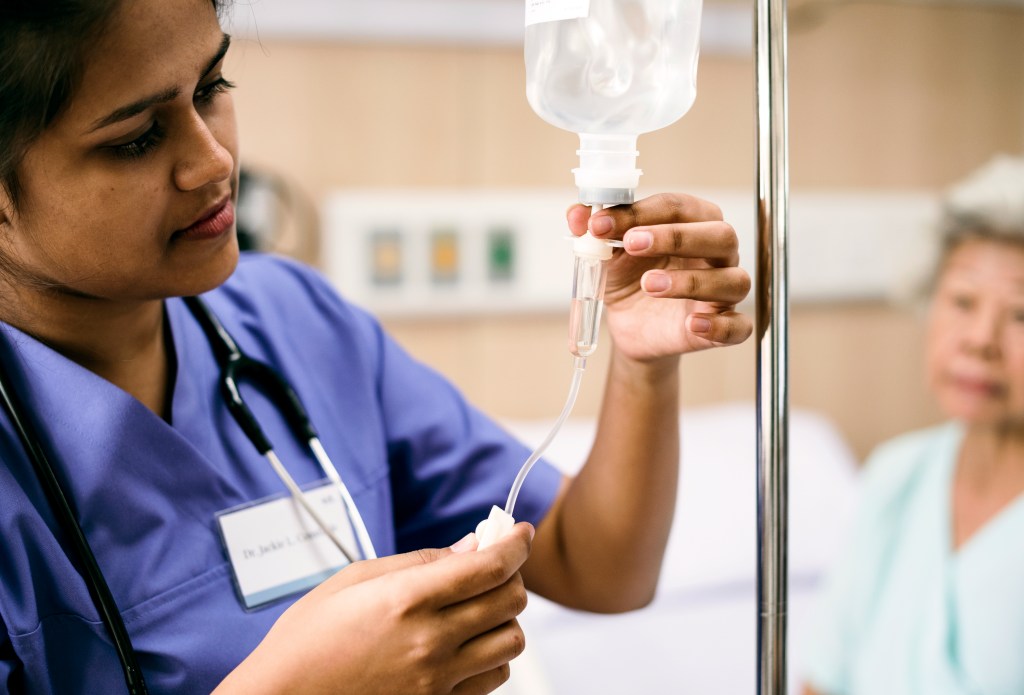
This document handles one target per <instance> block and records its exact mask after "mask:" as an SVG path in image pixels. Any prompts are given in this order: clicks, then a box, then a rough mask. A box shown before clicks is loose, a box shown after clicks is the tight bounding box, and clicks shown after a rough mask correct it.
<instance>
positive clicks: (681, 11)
mask: <svg viewBox="0 0 1024 695" xmlns="http://www.w3.org/2000/svg"><path fill="white" fill-rule="evenodd" d="M529 1H530V0H528V2H529ZM557 3H558V0H553V4H557ZM569 4H577V5H578V4H579V3H578V2H577V3H569ZM528 12H529V8H528ZM574 14H578V13H574ZM700 14H701V3H700V0H590V2H589V12H588V13H587V15H586V16H584V17H576V18H572V19H563V20H558V21H541V22H537V23H534V24H530V25H528V26H527V27H526V38H525V58H526V96H527V99H528V100H529V102H530V106H531V107H533V110H534V111H535V112H536V113H537V115H538V116H540V117H541V118H543V119H544V120H545V121H547V122H548V123H551V124H552V125H554V126H557V127H559V128H562V129H564V130H569V131H572V132H574V133H592V134H621V135H638V134H640V133H647V132H650V131H652V130H658V129H659V128H664V127H665V126H668V125H671V124H672V123H674V122H675V121H676V120H678V119H679V118H680V117H682V116H683V114H685V113H686V112H687V111H688V110H689V109H690V107H691V106H692V105H693V101H694V98H695V97H696V95H697V55H698V50H699V45H700ZM528 21H529V15H528Z"/></svg>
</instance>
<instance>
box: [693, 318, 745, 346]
mask: <svg viewBox="0 0 1024 695" xmlns="http://www.w3.org/2000/svg"><path fill="white" fill-rule="evenodd" d="M686 328H687V330H688V331H690V332H691V333H693V334H694V335H696V336H700V337H701V338H704V339H705V340H709V341H711V342H712V343H715V344H716V345H739V344H740V343H742V342H743V341H744V340H746V339H747V338H749V337H750V334H751V333H753V332H754V324H753V322H751V320H750V317H749V316H747V315H745V314H741V313H739V312H736V311H724V312H722V313H720V314H690V315H689V316H688V317H687V319H686Z"/></svg>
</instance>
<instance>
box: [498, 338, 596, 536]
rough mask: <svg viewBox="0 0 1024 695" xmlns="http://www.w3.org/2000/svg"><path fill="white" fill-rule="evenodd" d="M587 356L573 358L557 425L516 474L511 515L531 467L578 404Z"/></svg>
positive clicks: (510, 498)
mask: <svg viewBox="0 0 1024 695" xmlns="http://www.w3.org/2000/svg"><path fill="white" fill-rule="evenodd" d="M586 366H587V358H586V357H576V358H574V359H573V364H572V384H571V385H570V386H569V397H568V398H567V399H566V400H565V406H563V407H562V412H561V414H560V415H559V416H558V420H556V421H555V426H554V427H552V428H551V431H550V432H548V436H547V437H545V438H544V441H543V442H541V443H540V446H538V447H537V448H536V449H534V451H533V453H532V454H530V458H528V459H526V463H524V464H523V467H522V468H520V469H519V474H518V475H516V479H515V482H513V483H512V490H511V491H509V493H508V501H507V502H506V503H505V513H506V514H508V515H509V516H515V515H514V514H512V510H513V509H515V506H516V498H517V497H519V490H520V488H522V487H523V481H524V480H526V476H527V474H528V473H529V472H530V469H531V468H533V464H535V463H537V461H538V460H539V459H540V457H541V455H543V453H544V450H545V449H547V448H548V445H549V444H551V442H552V441H554V439H555V435H557V434H558V431H559V430H560V429H562V425H563V424H565V420H566V418H568V417H569V413H571V412H572V407H573V406H574V405H576V396H578V395H579V393H580V382H581V381H582V380H583V370H584V369H586Z"/></svg>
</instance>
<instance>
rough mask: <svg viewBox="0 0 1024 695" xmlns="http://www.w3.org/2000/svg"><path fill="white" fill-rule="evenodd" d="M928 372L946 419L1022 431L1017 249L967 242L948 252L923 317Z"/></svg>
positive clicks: (1022, 260)
mask: <svg viewBox="0 0 1024 695" xmlns="http://www.w3.org/2000/svg"><path fill="white" fill-rule="evenodd" d="M927 373H928V382H929V386H930V387H931V389H932V392H933V393H934V394H935V396H936V398H937V399H938V401H939V405H940V406H941V407H942V409H943V410H944V411H945V413H946V414H947V415H948V416H950V417H953V418H957V419H961V420H964V421H965V422H967V423H969V424H979V425H1010V426H1013V427H1017V428H1022V427H1024V245H1016V244H1010V243H1004V242H996V241H990V240H981V239H971V240H968V241H965V242H964V243H962V244H961V245H960V246H958V247H957V248H956V249H955V250H954V251H953V252H952V253H951V254H950V256H949V258H948V259H947V262H946V265H945V268H944V269H943V271H942V275H941V276H940V277H939V282H938V286H937V288H936V291H935V297H934V301H933V304H932V309H931V314H930V317H929V326H928V344H927Z"/></svg>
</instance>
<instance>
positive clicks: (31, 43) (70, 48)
mask: <svg viewBox="0 0 1024 695" xmlns="http://www.w3.org/2000/svg"><path fill="white" fill-rule="evenodd" d="M122 1H123V0H0V186H3V188H4V191H5V192H6V193H7V197H8V198H9V199H10V202H11V204H12V205H14V206H17V204H18V200H19V197H20V193H21V187H20V186H19V183H18V166H19V164H20V163H21V160H22V158H23V157H24V156H25V151H26V150H27V149H28V147H29V145H31V144H32V142H33V141H34V140H35V139H36V138H37V137H38V136H39V135H40V134H41V133H42V132H43V131H44V130H46V128H47V127H48V126H49V125H50V124H51V123H53V120H54V119H55V118H56V117H57V116H58V115H59V114H60V113H61V111H62V110H63V109H64V108H65V107H66V106H67V104H68V102H69V101H70V100H71V97H72V95H73V94H74V92H75V89H76V87H77V86H78V83H79V80H80V79H81V73H82V66H83V64H84V62H85V57H86V54H87V53H88V51H89V49H90V48H91V47H92V45H93V43H94V42H95V41H96V39H97V37H98V36H99V35H100V33H101V32H102V31H103V29H104V28H105V27H106V25H107V23H108V22H109V21H110V18H111V16H112V15H113V14H114V11H115V10H116V9H117V7H118V6H119V4H120V2H122ZM211 2H212V3H213V5H214V7H215V8H216V9H217V11H218V12H220V10H221V9H222V7H223V5H224V4H225V0H211Z"/></svg>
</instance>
